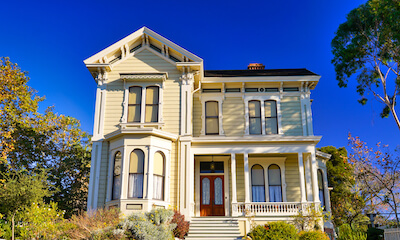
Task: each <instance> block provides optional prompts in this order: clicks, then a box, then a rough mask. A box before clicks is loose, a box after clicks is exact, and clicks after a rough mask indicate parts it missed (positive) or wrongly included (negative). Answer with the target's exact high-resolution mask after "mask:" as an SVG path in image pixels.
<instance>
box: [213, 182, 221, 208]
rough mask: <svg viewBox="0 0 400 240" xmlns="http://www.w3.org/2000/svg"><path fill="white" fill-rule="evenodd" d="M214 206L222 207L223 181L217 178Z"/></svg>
mask: <svg viewBox="0 0 400 240" xmlns="http://www.w3.org/2000/svg"><path fill="white" fill-rule="evenodd" d="M214 204H215V205H222V204H223V199H222V179H221V178H216V179H215V180H214Z"/></svg>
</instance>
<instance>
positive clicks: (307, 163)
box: [304, 155, 313, 202]
mask: <svg viewBox="0 0 400 240" xmlns="http://www.w3.org/2000/svg"><path fill="white" fill-rule="evenodd" d="M310 158H311V157H310V155H307V156H306V159H305V160H304V163H305V167H304V170H305V175H306V189H307V194H306V195H307V201H309V202H311V201H312V200H313V199H312V196H313V194H312V193H313V189H312V182H311V167H310V165H311V159H310Z"/></svg>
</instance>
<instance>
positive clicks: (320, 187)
mask: <svg viewBox="0 0 400 240" xmlns="http://www.w3.org/2000/svg"><path fill="white" fill-rule="evenodd" d="M317 175H318V190H319V191H318V192H319V200H320V201H321V207H323V208H325V192H324V179H323V178H322V171H321V169H318V172H317Z"/></svg>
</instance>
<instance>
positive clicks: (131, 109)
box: [128, 105, 140, 122]
mask: <svg viewBox="0 0 400 240" xmlns="http://www.w3.org/2000/svg"><path fill="white" fill-rule="evenodd" d="M128 122H140V105H133V106H128Z"/></svg>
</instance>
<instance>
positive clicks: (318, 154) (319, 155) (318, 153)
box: [315, 150, 332, 159]
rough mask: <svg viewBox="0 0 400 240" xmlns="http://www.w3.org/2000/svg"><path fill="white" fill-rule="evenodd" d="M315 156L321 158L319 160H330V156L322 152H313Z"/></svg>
mask: <svg viewBox="0 0 400 240" xmlns="http://www.w3.org/2000/svg"><path fill="white" fill-rule="evenodd" d="M315 154H316V155H317V156H318V157H321V158H325V159H330V158H331V156H332V155H331V154H329V153H324V152H321V151H318V150H317V151H315Z"/></svg>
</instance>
